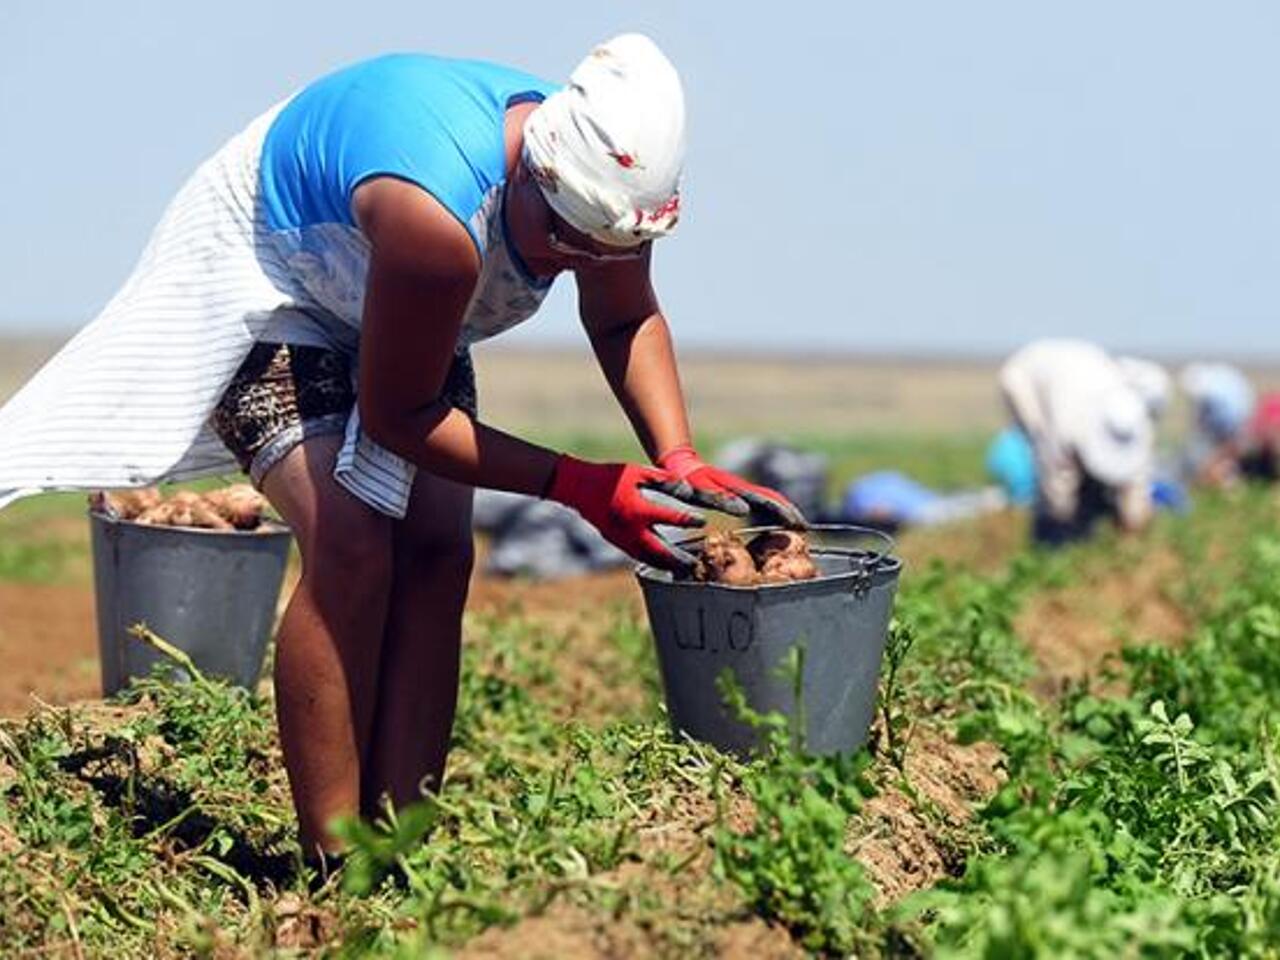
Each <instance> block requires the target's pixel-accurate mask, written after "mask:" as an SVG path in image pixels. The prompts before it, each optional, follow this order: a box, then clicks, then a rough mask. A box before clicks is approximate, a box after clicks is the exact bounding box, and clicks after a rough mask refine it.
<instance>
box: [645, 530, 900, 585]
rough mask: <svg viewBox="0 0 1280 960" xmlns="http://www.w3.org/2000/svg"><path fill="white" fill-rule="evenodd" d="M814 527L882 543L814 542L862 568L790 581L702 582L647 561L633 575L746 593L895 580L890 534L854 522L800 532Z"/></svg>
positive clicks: (692, 539)
mask: <svg viewBox="0 0 1280 960" xmlns="http://www.w3.org/2000/svg"><path fill="white" fill-rule="evenodd" d="M791 529H793V528H791V527H785V526H782V525H781V524H771V525H767V526H761V527H739V528H737V529H735V530H734V531H733V532H734V533H737V534H750V535H752V536H755V535H756V534H760V533H772V532H774V531H780V530H791ZM809 531H814V532H817V533H822V532H828V533H840V534H846V535H847V534H854V535H857V536H868V537H871V538H872V539H875V540H879V541H881V542H882V543H884V544H885V545H886V546H885V549H884V550H883V551H877V550H860V549H856V548H852V547H824V546H817V547H812V548H810V552H811V553H814V554H817V555H818V556H827V557H830V556H835V557H846V558H849V559H861V560H864V561H865V562H864V563H863V565H862V567H861V569H852V570H844V571H841V572H840V573H832V574H825V575H820V576H817V577H815V578H814V579H812V580H795V581H792V582H790V583H756V584H751V585H738V584H729V583H702V582H700V581H697V580H677V579H675V577H673V576H672V575H671V573H670V572H668V571H666V570H661V569H659V568H657V567H654V566H651V565H649V564H647V563H640V564H636V567H635V575H636V579H638V580H639V581H640V582H641V585H642V586H643V585H645V584H661V585H662V586H663V587H667V588H677V589H693V590H727V591H731V592H733V593H749V594H755V593H760V592H766V591H767V592H775V593H776V592H778V591H781V590H792V591H794V590H804V589H806V588H807V589H813V588H815V587H819V586H821V585H823V584H830V583H833V582H838V581H840V580H848V579H854V578H857V577H859V576H861V575H864V574H869V575H870V576H871V577H874V578H876V579H877V580H879V581H880V582H883V581H884V580H894V579H896V578H897V577H898V576H899V575H900V574H901V573H902V568H903V566H904V563H903V560H902V558H901V557H898V556H895V555H894V554H893V552H892V551H893V549H894V547H895V546H896V545H897V544H896V543H895V542H894V539H893V537H891V536H889V535H888V534H887V533H885V532H884V531H883V530H876V529H875V528H874V527H863V526H859V525H858V524H854V523H812V524H809V525H808V526H807V527H804V528H803V530H801V531H799V532H809ZM706 538H707V535H706V534H705V533H696V534H693V535H691V536H688V537H683V538H682V539H680V540H677V541H675V545H676V546H678V547H680V548H682V549H685V550H690V551H691V552H694V553H696V552H697V550H698V545H699V544H700V543H702V541H703V540H705V539H706Z"/></svg>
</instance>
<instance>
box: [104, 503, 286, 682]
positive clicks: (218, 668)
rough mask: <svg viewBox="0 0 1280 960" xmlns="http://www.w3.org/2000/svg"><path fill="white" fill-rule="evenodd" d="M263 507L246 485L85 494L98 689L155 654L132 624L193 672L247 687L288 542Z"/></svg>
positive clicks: (261, 655) (260, 657)
mask: <svg viewBox="0 0 1280 960" xmlns="http://www.w3.org/2000/svg"><path fill="white" fill-rule="evenodd" d="M265 508H266V501H265V500H264V499H263V497H262V495H261V494H259V493H258V492H257V491H256V490H254V489H253V488H252V487H250V486H248V485H246V484H237V485H234V486H230V487H224V488H222V489H218V490H211V491H208V492H206V493H195V492H193V491H190V490H180V491H178V492H176V493H174V494H173V495H172V496H169V497H164V496H162V495H161V493H160V492H159V491H158V490H155V489H154V488H149V489H146V490H126V491H120V492H118V493H95V494H94V495H93V496H91V497H90V498H89V526H90V535H91V540H92V545H93V571H94V594H95V599H96V602H97V618H98V649H99V654H100V656H101V662H102V689H103V693H104V695H107V696H109V695H111V694H112V693H115V692H116V691H117V690H119V689H120V688H121V687H123V686H125V685H127V684H128V682H129V680H130V679H131V678H133V677H138V676H145V675H146V674H147V673H149V672H150V670H151V668H152V666H153V665H154V664H155V663H156V662H157V661H158V660H161V659H163V658H164V655H163V654H161V653H160V652H159V651H158V650H156V649H154V648H152V647H151V646H149V645H148V644H146V643H144V642H142V640H140V639H139V638H137V637H136V636H134V635H133V633H132V632H131V629H132V628H133V627H134V626H135V625H136V624H139V623H142V624H145V625H146V626H147V627H148V628H149V629H150V630H151V631H152V632H154V633H155V634H157V635H158V636H160V637H162V638H163V639H165V640H167V641H168V642H169V643H171V644H172V645H173V646H175V647H177V648H178V649H180V650H182V651H184V652H185V653H186V654H187V655H188V656H189V657H190V658H191V660H192V662H193V663H194V664H195V666H196V668H197V669H199V670H200V671H201V672H202V673H205V674H207V675H210V676H217V677H224V678H226V679H228V680H230V681H232V682H233V683H236V684H239V685H240V686H243V687H247V688H250V689H252V688H253V687H254V686H255V685H256V684H257V682H258V677H259V675H260V674H261V672H262V665H263V661H264V659H265V657H266V649H267V642H268V640H269V639H270V636H271V628H272V626H273V625H274V623H275V615H276V604H277V601H278V600H279V596H280V587H281V585H282V583H283V580H284V572H285V567H286V565H287V563H288V559H289V545H290V541H291V535H290V533H289V529H288V528H287V527H286V526H284V525H283V524H281V523H279V522H277V521H275V520H272V519H271V518H270V517H268V516H267V515H266V513H265Z"/></svg>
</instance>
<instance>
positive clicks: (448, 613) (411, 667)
mask: <svg viewBox="0 0 1280 960" xmlns="http://www.w3.org/2000/svg"><path fill="white" fill-rule="evenodd" d="M471 499H472V490H471V488H470V487H464V486H461V485H460V484H456V483H453V482H451V481H448V480H443V479H441V478H439V477H433V476H431V475H430V474H427V473H426V472H424V471H423V472H419V473H418V477H417V480H416V481H415V483H414V486H413V494H412V497H411V501H410V506H409V512H408V514H407V515H406V517H405V519H404V520H402V521H400V522H398V523H396V524H395V533H394V558H395V559H394V567H393V572H392V581H391V598H390V603H389V605H388V608H387V630H386V634H385V636H384V638H383V645H382V663H381V667H380V670H379V676H378V708H377V716H376V718H375V721H374V731H373V739H372V742H371V746H370V763H369V765H368V768H367V770H366V774H365V777H364V781H363V789H362V791H361V799H362V807H363V809H364V812H365V815H366V816H372V815H374V814H375V813H377V812H378V807H379V803H380V801H381V798H382V797H383V795H384V794H385V795H387V796H389V797H390V798H391V801H392V803H393V805H394V806H396V807H401V806H404V805H405V804H407V803H411V802H413V801H414V800H416V799H419V798H420V797H421V795H422V794H421V791H422V788H423V786H424V785H425V786H428V787H431V788H435V787H438V786H439V785H440V781H441V778H442V777H443V775H444V765H445V757H446V756H447V754H448V752H449V735H450V731H451V729H452V727H453V712H454V707H455V705H456V703H457V696H458V664H459V656H460V653H461V645H462V611H463V607H464V606H465V605H466V601H467V586H468V584H469V582H470V579H471V564H472V558H473V543H472V536H471Z"/></svg>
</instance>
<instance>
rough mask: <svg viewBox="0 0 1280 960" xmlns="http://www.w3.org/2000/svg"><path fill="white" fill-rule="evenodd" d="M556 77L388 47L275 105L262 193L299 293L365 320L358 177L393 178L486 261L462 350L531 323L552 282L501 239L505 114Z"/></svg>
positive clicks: (350, 320)
mask: <svg viewBox="0 0 1280 960" xmlns="http://www.w3.org/2000/svg"><path fill="white" fill-rule="evenodd" d="M555 89H556V86H555V85H554V84H550V83H548V82H546V81H545V80H540V79H538V78H537V77H534V76H531V75H529V74H527V73H522V72H521V71H518V70H512V69H509V68H507V67H502V66H498V65H496V64H491V63H482V62H479V61H473V60H450V59H446V58H443V57H433V56H427V55H425V54H391V55H389V56H384V57H378V58H377V59H374V60H368V61H365V62H363V63H358V64H355V65H354V66H350V67H347V68H345V69H343V70H339V71H337V72H336V73H332V74H330V75H329V76H327V77H323V78H321V79H320V80H317V81H316V82H314V83H312V84H311V85H310V86H308V87H306V88H304V89H303V90H302V91H301V92H299V93H298V94H297V95H295V96H294V97H293V98H292V99H290V100H289V101H288V102H287V103H285V104H284V105H283V106H282V107H280V108H279V109H278V113H277V114H276V116H275V117H274V119H272V121H271V125H270V127H269V129H268V130H267V134H266V138H265V140H264V142H263V148H262V154H261V157H260V161H259V162H260V166H259V173H258V185H259V202H260V204H261V205H262V207H263V210H262V216H263V218H264V219H265V225H266V233H267V239H268V241H269V242H270V245H271V247H272V248H274V250H275V252H276V254H277V255H278V256H279V258H280V260H281V261H282V263H283V264H284V266H285V267H286V268H287V273H288V277H287V280H285V281H282V282H287V283H288V284H289V286H290V287H291V293H292V294H293V297H294V300H295V302H297V303H298V304H299V305H302V306H306V307H320V308H322V309H323V310H325V311H327V312H328V313H331V314H333V315H335V316H336V317H338V318H339V319H340V320H342V321H344V322H345V323H346V324H348V325H350V326H353V327H357V328H358V327H359V325H360V319H361V314H362V310H363V303H364V292H365V291H364V288H365V278H366V276H367V273H368V263H369V253H370V251H369V243H368V240H367V239H366V238H365V236H364V234H363V233H362V232H361V231H360V229H359V227H358V226H357V225H356V222H355V218H354V217H353V216H352V213H351V197H352V194H353V192H354V191H355V189H356V187H358V186H359V185H360V184H361V183H362V182H363V181H365V180H368V179H369V178H371V177H376V176H393V177H399V178H400V179H402V180H406V181H408V182H410V183H414V184H417V185H418V186H420V187H422V189H424V190H426V191H427V192H428V193H430V194H431V195H432V196H433V197H435V198H436V199H437V200H438V201H439V202H440V203H441V204H442V205H443V206H444V207H445V208H446V209H447V210H448V211H449V212H450V213H452V214H453V215H454V216H455V217H457V218H458V220H459V221H460V222H461V223H462V225H463V226H464V227H466V229H467V232H468V233H469V234H470V235H471V239H472V240H473V241H474V242H475V244H476V247H477V249H478V250H479V252H480V256H481V260H482V262H483V266H482V269H481V276H480V280H479V282H478V284H477V287H476V292H475V294H474V296H473V298H472V302H471V304H470V305H469V307H468V310H467V314H466V316H465V318H464V324H463V331H462V335H461V338H460V346H465V345H467V344H469V343H474V342H475V341H477V340H483V339H485V338H487V337H491V336H494V335H496V334H497V333H500V332H502V331H503V330H506V329H508V328H510V327H512V326H514V325H515V324H517V323H520V322H521V321H523V320H525V319H527V318H528V317H529V316H531V315H532V314H533V312H534V311H535V310H536V309H537V308H538V305H539V304H540V303H541V301H542V299H543V297H545V295H546V292H547V288H548V287H549V285H550V282H549V281H546V282H541V281H538V280H537V279H536V278H533V277H531V276H529V275H528V273H527V271H526V270H524V268H523V264H522V263H521V262H520V261H519V258H518V257H517V256H515V254H514V251H513V250H511V249H510V248H509V244H508V243H507V242H506V231H505V226H504V224H503V220H502V216H501V209H502V203H501V201H502V191H503V189H504V187H505V186H506V156H505V149H504V140H503V134H504V121H505V113H506V110H507V108H508V107H510V106H511V105H513V104H516V103H521V102H526V101H535V102H537V101H541V100H543V99H544V98H545V97H546V96H547V95H548V94H550V93H551V92H553V91H554V90H555Z"/></svg>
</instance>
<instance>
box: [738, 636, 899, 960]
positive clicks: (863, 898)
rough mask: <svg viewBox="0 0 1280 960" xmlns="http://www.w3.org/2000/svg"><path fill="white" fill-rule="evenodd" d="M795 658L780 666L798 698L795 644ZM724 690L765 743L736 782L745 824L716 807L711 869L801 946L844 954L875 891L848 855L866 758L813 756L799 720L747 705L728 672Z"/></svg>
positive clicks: (799, 659)
mask: <svg viewBox="0 0 1280 960" xmlns="http://www.w3.org/2000/svg"><path fill="white" fill-rule="evenodd" d="M791 654H792V655H791V657H790V658H789V661H788V663H787V664H786V666H785V669H788V670H790V671H791V673H792V675H793V677H794V678H795V686H796V698H797V701H799V699H800V697H799V693H800V691H799V687H800V683H799V678H800V677H801V676H802V674H803V670H804V658H803V652H802V649H801V648H799V647H797V648H793V649H792V651H791ZM721 689H722V692H723V693H724V695H725V697H726V700H727V703H728V705H729V708H730V709H731V711H732V712H733V713H734V714H735V715H736V716H738V717H740V718H742V719H743V720H745V721H746V722H747V723H749V724H750V725H751V726H753V727H754V728H755V729H756V731H757V732H758V734H759V735H760V737H761V739H762V741H763V742H762V745H761V748H760V755H759V757H758V758H757V759H756V760H755V761H754V762H752V763H751V764H750V765H749V766H748V767H747V768H746V769H745V770H744V771H743V772H742V775H741V781H740V782H741V785H742V788H743V789H744V791H745V793H746V796H747V797H748V798H749V799H750V801H751V804H752V807H753V810H754V816H753V821H752V824H751V826H750V827H749V828H748V829H747V830H745V831H738V830H735V829H734V828H733V826H732V825H731V824H730V823H729V822H728V818H727V816H726V815H725V811H724V804H723V801H722V803H721V817H720V819H721V824H720V827H719V828H718V830H717V831H716V864H717V867H718V869H719V871H720V873H721V875H722V876H724V877H725V878H727V879H728V880H731V881H732V882H734V883H735V884H737V885H738V886H739V887H740V888H741V890H742V891H743V893H744V894H745V896H746V898H747V901H748V902H749V903H750V904H751V905H752V907H753V908H754V909H755V910H756V911H757V912H758V913H759V914H760V915H761V916H763V917H765V918H767V919H771V920H777V921H778V922H780V923H782V924H784V925H785V926H787V927H788V928H789V929H791V930H792V931H793V933H794V934H795V936H796V938H797V939H798V940H799V941H800V942H801V943H802V944H803V945H804V946H805V947H807V948H809V949H811V950H815V951H820V952H822V953H831V954H842V955H843V954H847V953H849V952H850V951H851V950H853V949H854V947H855V946H857V945H858V943H859V942H862V941H863V940H864V939H865V937H864V936H863V933H864V931H863V922H864V920H865V918H866V917H867V914H868V904H869V902H870V900H871V897H872V895H873V893H874V890H873V888H872V887H871V884H870V883H868V882H867V879H866V877H865V875H864V874H863V870H862V867H861V866H860V865H859V864H858V862H857V861H856V860H854V859H853V858H851V857H850V856H848V854H847V853H846V852H845V837H846V835H847V833H848V827H849V817H850V816H851V815H852V814H854V813H856V812H857V811H858V808H859V806H860V805H861V801H862V796H863V793H864V792H868V791H869V790H870V787H869V785H868V783H867V781H866V780H865V778H864V777H863V776H862V768H863V765H864V762H865V757H864V756H860V757H857V758H853V757H847V756H834V757H815V756H811V755H809V754H808V753H806V752H805V750H804V748H803V742H802V739H801V738H800V737H799V735H798V733H797V726H798V725H797V724H796V723H794V722H792V721H789V720H788V719H787V718H786V717H784V716H782V715H780V714H776V713H772V714H767V715H762V714H760V713H757V712H756V711H754V710H752V709H751V708H750V707H749V706H748V704H747V702H746V697H745V695H744V693H743V691H742V689H741V687H740V686H739V685H738V684H737V683H736V682H735V681H734V678H733V677H732V675H731V674H726V676H724V677H722V678H721ZM797 713H799V714H802V713H803V711H797ZM802 723H803V721H802V720H801V721H800V725H799V729H801V730H802V729H803V726H802Z"/></svg>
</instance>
